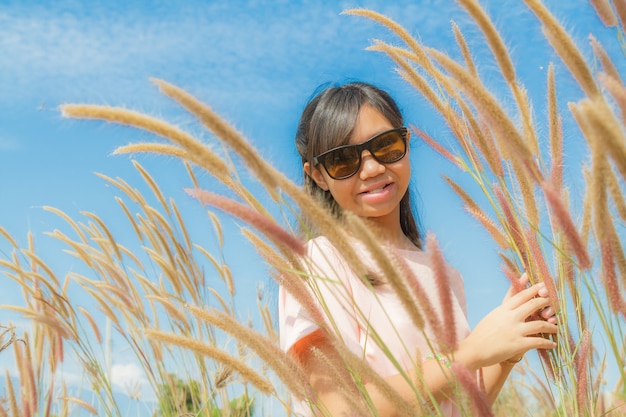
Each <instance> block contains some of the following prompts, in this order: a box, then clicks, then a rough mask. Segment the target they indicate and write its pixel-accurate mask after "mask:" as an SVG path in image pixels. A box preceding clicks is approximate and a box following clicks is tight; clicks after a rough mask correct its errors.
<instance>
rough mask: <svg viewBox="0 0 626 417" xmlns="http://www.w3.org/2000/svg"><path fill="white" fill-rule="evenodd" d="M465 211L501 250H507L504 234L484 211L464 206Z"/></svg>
mask: <svg viewBox="0 0 626 417" xmlns="http://www.w3.org/2000/svg"><path fill="white" fill-rule="evenodd" d="M465 210H466V211H467V212H468V213H469V214H470V215H471V216H472V217H473V218H474V219H476V220H477V221H478V222H479V223H480V224H481V225H482V226H483V227H484V228H485V230H486V231H487V233H489V235H490V236H491V238H492V239H493V240H494V242H495V243H496V244H497V245H498V246H499V247H500V248H501V249H507V247H508V242H507V238H506V236H505V235H504V232H503V231H502V229H501V228H500V227H498V225H497V224H496V223H495V222H494V221H493V220H492V219H491V218H490V217H488V216H487V215H486V214H485V212H484V211H482V210H481V209H479V208H474V207H469V206H466V207H465Z"/></svg>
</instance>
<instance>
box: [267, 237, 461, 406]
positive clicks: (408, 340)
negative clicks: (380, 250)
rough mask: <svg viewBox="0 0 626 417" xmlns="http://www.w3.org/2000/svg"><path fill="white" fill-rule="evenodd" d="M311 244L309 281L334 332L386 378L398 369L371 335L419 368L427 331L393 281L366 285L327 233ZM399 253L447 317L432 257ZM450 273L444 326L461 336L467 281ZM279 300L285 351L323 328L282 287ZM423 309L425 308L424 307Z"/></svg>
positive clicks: (404, 363)
mask: <svg viewBox="0 0 626 417" xmlns="http://www.w3.org/2000/svg"><path fill="white" fill-rule="evenodd" d="M307 248H308V255H307V261H308V262H309V265H308V267H309V269H310V270H309V271H308V272H309V274H310V278H311V279H309V280H308V281H307V282H308V283H309V288H310V289H311V291H312V293H313V294H318V295H317V296H316V297H315V298H316V301H317V304H318V306H319V307H320V308H321V309H322V311H327V312H330V314H327V317H328V316H330V317H331V319H332V320H329V322H331V323H334V328H335V333H336V334H337V335H338V336H339V337H341V338H342V339H343V342H344V343H345V344H346V346H347V347H348V348H349V349H350V350H351V351H352V352H354V353H356V354H358V355H360V356H362V357H364V358H365V360H366V361H367V362H368V363H369V364H370V365H371V366H372V368H373V369H374V370H375V371H376V372H378V373H379V374H380V375H381V376H383V377H388V376H392V375H395V374H398V373H400V372H399V370H398V368H397V367H396V365H394V364H393V363H392V361H391V360H390V359H389V358H388V357H387V354H386V353H385V350H384V349H383V348H382V347H381V346H380V343H377V342H376V341H375V339H374V337H373V334H377V335H379V337H380V339H379V340H382V341H383V343H384V344H385V346H384V348H385V349H386V350H387V351H390V352H391V354H392V355H393V357H394V358H395V359H396V360H397V361H398V362H399V364H400V366H401V367H402V368H403V369H410V368H411V367H413V366H415V361H416V360H420V361H421V360H422V358H423V357H424V356H426V355H427V354H429V353H431V348H429V346H428V344H427V342H426V337H425V335H424V332H422V331H420V330H418V328H417V327H416V326H415V325H414V324H413V321H412V320H411V318H410V317H409V315H408V313H407V312H406V310H405V309H404V307H403V306H402V303H401V301H400V300H399V298H398V296H397V295H396V293H395V291H394V290H393V289H392V288H391V286H390V285H388V284H382V285H378V286H375V287H373V288H372V287H370V286H368V285H367V284H365V283H363V282H362V281H361V279H360V278H359V277H358V276H357V275H356V274H355V273H354V272H353V271H352V270H351V269H350V268H349V267H348V265H347V264H346V262H345V261H344V259H343V257H342V256H341V255H340V253H339V251H338V250H337V249H336V248H335V247H334V246H333V245H332V244H331V243H330V242H329V241H328V239H326V238H325V237H323V236H320V237H317V238H315V239H313V240H311V241H309V242H308V244H307ZM354 248H355V250H356V251H357V252H356V253H362V254H364V255H365V254H367V253H368V251H367V249H366V248H365V247H364V246H363V245H362V244H359V243H354ZM396 255H397V256H398V257H400V258H401V259H403V260H404V262H405V263H406V266H407V267H408V268H410V270H411V271H412V273H413V276H414V277H415V279H416V280H417V284H418V285H417V287H418V288H421V290H423V291H424V292H425V295H426V297H427V299H428V300H430V301H431V303H432V308H433V309H434V311H435V315H437V316H438V317H439V319H440V320H443V319H442V317H443V311H442V306H441V302H440V295H439V290H438V286H437V283H436V280H435V276H434V273H433V271H432V269H431V266H430V265H431V262H430V257H429V255H428V254H426V253H424V252H421V251H413V250H396ZM362 262H363V263H364V265H365V267H366V268H367V269H368V270H370V271H374V272H375V271H376V270H378V268H377V267H376V266H375V265H376V264H375V261H374V260H372V259H371V256H362ZM447 271H448V273H447V275H448V277H449V280H450V290H451V294H450V295H451V297H450V298H451V305H452V312H453V320H454V328H455V329H446V332H448V331H450V332H454V333H456V340H462V339H463V338H465V337H466V336H467V335H468V334H469V325H468V322H467V314H466V305H465V292H464V289H463V281H462V278H461V276H460V274H459V273H458V272H457V271H455V270H453V269H452V268H449V267H448V269H447ZM320 300H323V303H320ZM278 303H279V306H278V307H279V323H280V345H281V348H282V349H283V350H284V351H289V349H291V348H292V347H293V346H294V344H295V343H296V342H298V341H299V340H301V339H302V338H304V337H305V336H307V335H310V334H311V333H313V332H314V331H315V330H317V329H319V328H320V325H319V324H318V323H316V322H315V321H314V320H313V319H312V318H311V315H310V314H309V312H307V311H306V310H305V309H304V308H303V307H302V306H301V305H300V304H299V303H298V301H296V299H295V298H294V297H292V296H291V294H289V293H288V292H287V291H285V289H284V288H283V287H281V288H280V290H279V302H278ZM322 306H325V307H326V309H324V308H323V307H322ZM420 311H422V312H423V311H424V309H423V308H420ZM368 329H369V330H368ZM372 330H373V331H375V332H373V331H372ZM455 330H456V331H455ZM425 333H426V336H427V337H428V338H429V340H430V341H431V342H433V341H434V337H433V332H432V328H431V326H430V325H429V324H428V322H427V325H426V327H425ZM454 333H453V334H454ZM440 406H441V408H442V411H443V413H444V415H446V416H457V415H460V413H459V411H458V410H457V409H456V407H454V406H453V404H452V403H451V402H449V401H443V402H442V403H441V404H440ZM294 409H295V410H296V411H297V412H299V413H301V414H302V415H303V416H310V415H311V412H310V411H309V410H308V407H307V406H306V404H303V403H300V404H294Z"/></svg>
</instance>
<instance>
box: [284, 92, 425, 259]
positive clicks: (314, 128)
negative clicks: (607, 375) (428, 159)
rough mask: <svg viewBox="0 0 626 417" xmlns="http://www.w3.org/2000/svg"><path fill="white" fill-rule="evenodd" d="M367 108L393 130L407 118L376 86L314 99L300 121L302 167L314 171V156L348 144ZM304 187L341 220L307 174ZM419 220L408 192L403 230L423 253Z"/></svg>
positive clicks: (403, 206)
mask: <svg viewBox="0 0 626 417" xmlns="http://www.w3.org/2000/svg"><path fill="white" fill-rule="evenodd" d="M365 104H367V105H369V106H371V107H373V108H374V109H376V110H378V111H379V112H380V113H381V114H382V115H383V116H384V117H385V118H386V119H387V120H389V122H390V123H391V125H392V126H393V127H394V128H396V127H402V126H404V118H403V117H402V112H401V111H400V109H399V108H398V105H397V104H396V102H395V101H394V100H393V98H391V96H390V95H389V94H388V93H387V92H385V91H383V90H381V89H380V88H378V87H376V86H374V85H371V84H366V83H362V82H353V83H348V84H343V85H340V86H335V87H328V88H325V89H323V90H322V91H321V92H320V93H318V94H317V95H316V96H315V97H313V99H312V100H311V101H310V102H309V103H308V104H307V106H306V107H305V108H304V111H303V112H302V116H301V117H300V123H299V124H298V130H297V132H296V148H297V150H298V153H299V154H300V157H301V158H302V164H304V163H305V162H309V164H310V165H311V167H313V157H314V156H315V155H319V154H321V153H322V152H324V151H327V150H329V149H331V148H334V147H336V146H340V145H345V144H347V143H348V141H349V140H350V136H351V134H352V131H353V130H354V125H355V124H356V119H357V116H358V114H359V110H360V108H361V107H362V106H363V105H365ZM304 187H305V189H306V190H307V191H308V192H309V193H310V194H311V195H313V196H314V197H316V198H318V199H319V200H320V201H322V202H323V203H325V204H326V205H327V206H328V208H329V209H330V210H331V212H332V213H333V214H335V215H336V216H337V217H338V218H341V207H340V206H339V204H337V202H336V201H335V199H334V198H333V196H332V195H331V193H330V191H326V190H323V189H322V188H320V187H319V186H318V185H317V184H316V183H315V181H313V179H312V178H311V177H310V176H309V175H307V174H306V173H304ZM416 218H417V216H416V215H415V214H414V213H413V209H412V204H411V196H410V193H409V190H408V189H407V191H406V193H405V194H404V197H403V198H402V200H401V201H400V226H401V228H402V231H403V233H404V234H405V235H406V237H408V238H409V240H411V242H413V243H414V244H415V245H416V246H417V247H418V248H420V249H421V248H422V241H421V235H420V232H419V228H418V226H417V222H416ZM308 226H310V225H308Z"/></svg>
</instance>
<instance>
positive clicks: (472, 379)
mask: <svg viewBox="0 0 626 417" xmlns="http://www.w3.org/2000/svg"><path fill="white" fill-rule="evenodd" d="M450 369H451V370H452V372H453V373H454V376H455V379H456V380H457V381H458V382H459V383H460V384H461V386H462V387H463V389H464V390H465V392H466V393H467V395H468V397H469V402H470V408H471V410H472V415H474V416H480V417H493V410H492V409H491V405H490V404H489V400H488V399H487V394H486V393H485V391H483V390H482V389H481V388H480V387H479V386H478V384H477V383H476V375H475V374H472V373H470V372H469V371H468V370H467V369H466V368H465V367H464V366H463V365H461V364H460V363H457V362H453V363H452V364H451V367H450Z"/></svg>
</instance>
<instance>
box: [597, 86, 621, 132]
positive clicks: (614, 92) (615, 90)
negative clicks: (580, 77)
mask: <svg viewBox="0 0 626 417" xmlns="http://www.w3.org/2000/svg"><path fill="white" fill-rule="evenodd" d="M598 79H599V80H600V82H601V83H602V85H604V87H605V88H606V89H607V90H608V91H609V93H610V94H611V96H612V97H613V99H614V100H615V102H616V104H617V106H618V108H619V110H620V113H621V114H620V117H621V122H622V124H626V88H625V87H624V84H622V83H621V82H620V81H618V80H616V79H615V78H613V77H610V76H608V75H606V74H599V75H598Z"/></svg>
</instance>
